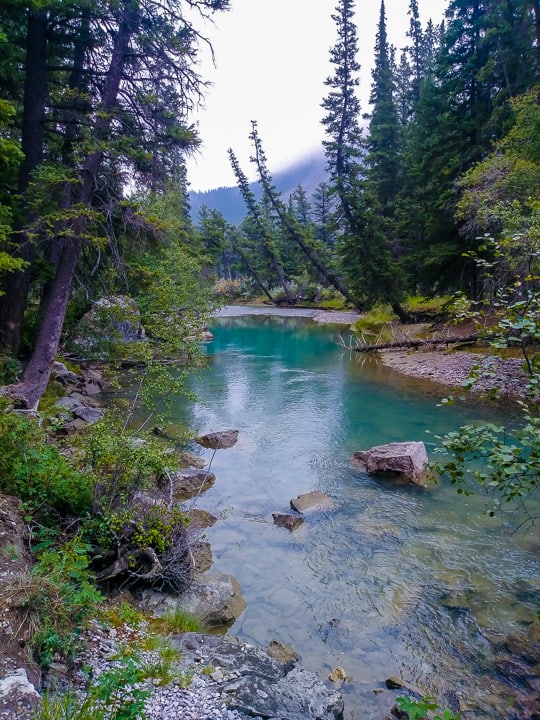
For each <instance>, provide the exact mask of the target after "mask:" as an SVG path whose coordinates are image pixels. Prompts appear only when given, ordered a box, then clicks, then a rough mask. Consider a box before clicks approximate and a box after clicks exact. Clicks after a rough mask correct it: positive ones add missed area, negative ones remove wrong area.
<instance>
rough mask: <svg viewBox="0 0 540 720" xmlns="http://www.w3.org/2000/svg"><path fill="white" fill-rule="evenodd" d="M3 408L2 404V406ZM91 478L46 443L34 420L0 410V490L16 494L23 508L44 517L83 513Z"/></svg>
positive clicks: (89, 497) (45, 438)
mask: <svg viewBox="0 0 540 720" xmlns="http://www.w3.org/2000/svg"><path fill="white" fill-rule="evenodd" d="M4 408H5V406H4ZM92 485H93V482H92V478H91V477H90V476H89V475H88V474H87V473H84V472H81V471H80V470H77V469H73V468H72V467H70V465H69V464H68V461H67V460H66V458H65V457H64V456H63V455H62V454H61V453H60V452H59V450H58V448H56V447H55V446H54V445H51V444H50V443H49V439H48V437H47V434H46V433H45V432H44V430H42V429H41V428H40V427H39V425H38V423H37V421H36V420H35V419H33V418H28V417H24V416H21V415H19V414H17V413H16V412H6V411H4V412H0V490H2V492H5V493H7V494H8V495H16V496H17V497H19V498H20V499H21V500H22V501H23V503H24V505H25V507H26V508H27V510H28V511H29V512H31V513H36V512H38V513H39V514H40V516H43V517H45V516H46V515H47V510H48V509H53V510H55V511H56V512H57V513H59V514H60V515H63V516H66V515H83V514H84V513H86V512H87V511H88V510H89V509H90V506H91V502H92Z"/></svg>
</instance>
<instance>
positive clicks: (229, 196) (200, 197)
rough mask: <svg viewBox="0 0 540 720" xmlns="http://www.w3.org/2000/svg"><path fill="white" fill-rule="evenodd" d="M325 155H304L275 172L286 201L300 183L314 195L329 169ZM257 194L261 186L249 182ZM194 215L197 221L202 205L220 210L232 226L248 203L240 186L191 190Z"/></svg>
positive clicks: (277, 182) (276, 181)
mask: <svg viewBox="0 0 540 720" xmlns="http://www.w3.org/2000/svg"><path fill="white" fill-rule="evenodd" d="M324 166H325V158H324V155H323V153H322V151H320V152H317V153H313V154H312V155H309V156H308V157H305V158H302V159H301V160H299V161H298V162H296V163H295V164H294V165H292V166H291V167H289V168H286V169H285V170H281V171H280V172H277V173H275V174H274V175H273V180H274V184H275V186H276V187H277V188H278V190H279V191H280V192H281V193H282V198H283V200H284V201H287V200H288V198H289V195H290V194H291V192H292V191H293V190H295V188H297V187H298V185H302V187H303V188H304V190H305V191H306V192H307V194H308V195H311V194H312V193H313V191H314V190H315V188H316V187H317V185H318V184H319V183H321V182H324V181H325V179H326V172H325V169H324ZM250 187H251V190H252V191H253V193H254V194H255V197H257V198H260V196H261V189H260V187H259V184H258V183H257V182H253V183H251V184H250ZM189 200H190V203H191V217H192V219H193V222H195V223H196V222H197V220H198V216H199V210H200V209H201V207H202V206H203V205H206V207H208V208H210V209H211V210H218V211H219V212H220V213H221V214H222V215H223V217H224V218H225V220H226V221H227V222H228V223H230V224H231V225H238V224H240V223H241V222H242V220H243V219H244V217H245V216H246V206H245V203H244V201H243V200H242V196H241V194H240V190H239V189H238V188H237V187H219V188H216V189H215V190H206V191H204V192H193V191H192V192H190V193H189Z"/></svg>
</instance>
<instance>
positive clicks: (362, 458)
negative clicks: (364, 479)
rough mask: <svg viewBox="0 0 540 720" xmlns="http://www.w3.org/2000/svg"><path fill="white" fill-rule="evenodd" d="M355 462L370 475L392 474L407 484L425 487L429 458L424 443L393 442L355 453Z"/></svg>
mask: <svg viewBox="0 0 540 720" xmlns="http://www.w3.org/2000/svg"><path fill="white" fill-rule="evenodd" d="M353 459H354V461H355V462H356V463H357V464H358V465H359V466H360V467H361V468H362V469H363V470H365V471H366V472H368V473H370V474H378V473H392V474H395V475H398V476H399V477H400V479H402V480H404V481H405V482H409V483H414V484H415V485H425V484H426V482H427V473H426V466H427V463H428V456H427V452H426V446H425V445H424V443H423V442H393V443H388V444H386V445H375V446H374V447H372V448H370V449H369V450H359V451H357V452H355V453H354V456H353Z"/></svg>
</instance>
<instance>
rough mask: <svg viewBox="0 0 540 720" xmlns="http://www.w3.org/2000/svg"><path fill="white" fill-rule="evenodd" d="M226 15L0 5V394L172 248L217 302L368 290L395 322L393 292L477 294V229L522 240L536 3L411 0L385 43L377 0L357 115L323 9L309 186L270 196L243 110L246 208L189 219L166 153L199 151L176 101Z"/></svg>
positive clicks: (135, 289) (240, 177) (189, 7)
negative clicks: (14, 372)
mask: <svg viewBox="0 0 540 720" xmlns="http://www.w3.org/2000/svg"><path fill="white" fill-rule="evenodd" d="M227 6H228V3H227V2H223V1H221V2H219V1H217V0H216V1H210V0H208V1H206V0H205V1H201V2H189V3H186V5H185V7H184V5H183V4H181V3H176V2H166V3H153V2H139V3H133V4H132V3H128V2H126V3H119V4H118V3H114V4H110V3H106V2H105V3H85V2H81V3H76V2H68V3H64V2H52V3H39V4H36V5H35V6H34V5H33V4H31V3H23V2H16V1H13V2H7V3H3V7H2V11H1V32H2V36H1V42H2V47H3V49H4V52H3V58H2V65H1V92H2V95H1V103H2V104H1V108H0V109H1V117H0V122H1V124H2V137H1V139H2V168H1V172H2V184H1V197H0V202H1V221H2V225H1V228H2V234H1V242H2V247H1V252H2V254H1V255H0V259H1V263H2V264H1V270H2V295H1V296H0V342H1V345H2V347H3V349H4V352H5V353H6V358H7V357H11V358H17V357H30V358H31V359H30V362H29V363H28V364H26V368H25V373H24V376H23V377H22V379H21V381H20V383H19V385H18V388H17V390H16V393H18V395H19V397H21V398H23V399H24V404H26V405H27V406H28V407H32V406H34V405H35V404H36V402H37V401H38V400H39V397H40V395H41V394H42V393H43V391H44V389H45V387H46V382H47V378H48V370H49V368H50V366H51V363H52V362H53V360H54V357H55V355H56V353H57V350H58V347H59V343H60V342H61V339H62V337H63V336H62V332H63V333H64V338H65V337H67V336H69V333H70V332H72V331H73V328H74V326H75V325H76V322H77V319H78V318H80V317H81V316H82V315H83V314H84V313H85V312H86V311H87V310H88V308H89V307H91V305H92V303H93V302H95V301H96V300H98V299H99V298H100V297H103V296H107V295H114V294H123V295H124V294H126V295H131V296H132V297H135V298H138V300H139V302H140V304H141V305H142V306H144V305H145V304H146V305H148V304H149V303H151V300H150V298H151V296H152V290H151V288H152V284H153V283H154V285H155V284H156V283H157V284H159V283H160V280H156V277H157V276H158V275H159V270H158V266H160V263H161V266H160V267H161V269H163V268H164V267H165V265H167V263H168V262H169V261H170V260H171V258H170V256H171V255H173V256H174V262H176V263H177V264H179V265H180V266H185V268H189V269H186V270H184V271H183V276H184V280H186V282H187V281H188V280H187V275H190V274H191V276H190V280H189V282H195V281H196V282H197V283H198V284H200V285H201V287H202V286H204V285H210V284H211V281H215V280H217V281H222V282H221V286H220V290H221V293H222V294H223V293H225V294H227V292H231V293H233V294H234V293H237V294H248V295H249V294H251V295H259V296H261V297H263V298H266V299H267V301H269V302H274V303H282V302H287V303H290V304H292V303H295V302H298V301H302V300H303V301H317V300H321V299H322V300H326V301H327V302H330V303H331V302H332V301H333V302H334V303H335V304H336V306H339V304H340V303H341V302H343V301H345V302H346V303H348V304H349V305H351V306H355V307H357V308H359V309H361V310H365V309H368V308H370V307H372V306H373V305H374V304H376V303H378V302H385V303H389V304H390V305H391V307H392V308H393V310H394V312H395V313H397V315H398V316H399V318H400V319H401V320H407V319H410V318H408V316H407V312H406V310H405V309H404V306H403V299H404V298H405V297H406V296H407V294H410V293H411V292H412V293H420V294H422V295H433V294H437V293H439V294H440V293H448V292H456V291H461V292H464V293H465V294H466V296H467V297H468V298H469V299H471V300H475V301H479V300H482V299H484V298H485V297H486V293H489V286H490V283H489V282H488V280H487V278H486V275H487V273H486V272H485V271H483V270H482V267H481V265H480V264H479V262H478V261H477V255H478V253H479V251H480V252H481V253H482V252H484V250H480V249H481V248H483V249H485V248H486V242H485V239H483V238H484V236H486V237H487V236H489V237H493V238H494V239H495V240H497V239H499V238H502V237H509V236H512V237H517V236H519V237H521V238H522V243H523V245H524V246H526V245H527V243H528V242H529V241H530V240H531V231H532V229H534V227H535V226H536V224H537V222H538V221H537V219H536V218H537V213H538V207H537V204H535V201H536V200H537V196H538V161H539V149H538V147H537V145H538V137H539V134H538V132H536V130H537V128H538V123H539V118H538V88H537V85H536V83H537V82H538V79H539V73H540V8H539V5H538V3H537V2H535V1H529V2H525V1H523V2H522V1H519V2H512V3H507V2H489V3H482V2H475V3H462V2H459V1H458V0H454V1H452V2H450V3H449V6H448V9H447V12H446V16H445V19H444V21H443V22H442V23H441V25H435V24H434V23H433V22H431V21H423V19H422V18H421V17H420V15H419V9H418V4H417V2H416V1H415V0H411V2H410V5H409V8H408V21H409V27H408V31H407V39H408V42H407V45H406V47H404V48H401V49H399V50H398V49H397V48H395V47H394V46H393V45H392V44H391V42H390V39H389V38H388V36H387V31H386V16H385V6H384V2H382V3H381V8H380V19H379V22H378V28H377V35H376V38H375V40H374V59H373V67H372V84H371V95H370V106H369V108H365V109H363V108H361V107H360V103H359V100H358V85H359V70H360V68H359V66H358V62H357V57H356V56H357V51H358V47H357V44H358V38H357V27H356V22H357V19H358V18H357V15H356V14H355V3H354V2H352V1H350V0H349V1H345V0H343V1H342V2H339V3H338V4H337V6H336V9H335V13H334V15H333V16H332V19H333V21H334V22H335V25H336V33H337V40H336V42H335V44H334V46H333V47H332V49H331V53H330V64H331V74H330V75H329V77H328V78H327V79H326V86H327V88H328V92H327V94H326V97H324V98H321V102H322V108H323V118H322V123H323V125H324V129H325V135H326V139H325V141H324V152H325V157H326V173H327V176H326V178H325V180H324V182H321V183H320V184H319V185H318V186H317V187H316V189H315V191H314V192H313V193H312V194H308V193H307V192H306V190H305V189H304V188H303V187H302V186H298V187H297V188H296V189H295V190H294V191H293V192H292V193H290V194H289V195H288V196H287V197H282V196H281V194H280V193H279V192H278V190H277V189H276V187H275V185H274V182H273V178H272V176H271V174H270V172H269V170H268V164H267V159H266V157H265V154H264V148H263V139H261V138H260V137H259V134H258V129H257V124H256V122H254V124H253V128H252V132H251V136H250V137H251V140H252V143H253V157H252V158H251V159H252V162H253V163H254V165H255V168H256V170H257V173H258V177H259V191H258V192H257V193H254V192H253V188H252V187H251V186H250V185H249V183H248V182H247V179H246V175H245V172H244V170H243V169H242V168H241V167H240V165H239V163H238V160H237V158H236V157H235V154H234V151H233V150H232V149H231V151H230V161H231V164H232V167H233V169H234V172H235V175H236V178H237V181H238V186H239V189H240V192H241V194H242V197H243V199H244V202H245V206H246V212H245V219H244V220H243V221H242V223H240V224H239V225H238V226H231V225H229V224H228V223H227V222H226V221H225V219H224V218H223V216H222V215H221V213H219V212H217V211H215V210H210V209H208V208H205V207H203V208H202V209H201V211H200V213H199V216H198V218H197V219H196V224H194V223H193V221H192V219H191V217H190V211H189V202H188V186H189V183H188V181H189V178H187V177H186V171H185V162H184V161H185V158H186V155H187V154H188V153H190V152H192V151H193V150H194V149H195V148H196V147H197V144H198V143H199V138H198V137H197V133H196V130H195V128H194V126H193V124H191V122H190V111H191V110H192V108H193V104H194V103H195V102H196V101H197V99H198V98H199V97H200V96H201V95H202V94H203V93H204V84H205V83H204V79H203V78H200V77H199V76H198V74H197V65H196V59H197V47H198V44H199V43H200V42H204V38H201V35H200V31H199V29H198V27H197V19H198V18H200V19H202V18H203V17H211V16H212V14H213V13H215V12H218V11H223V10H226V9H227ZM314 112H317V109H316V108H314ZM490 252H491V253H492V252H493V250H492V249H491V250H487V251H486V253H487V255H488V256H489V254H490ZM516 252H517V251H516V249H514V251H513V253H514V254H515V253H516ZM167 255H168V256H169V258H168V259H167ZM188 259H189V262H187V260H188ZM199 280H200V282H199ZM209 280H210V282H209ZM233 281H234V282H233ZM175 282H177V283H180V284H181V282H182V279H181V278H180V277H176V279H175ZM189 294H190V296H191V293H189ZM199 300H200V301H201V302H202V298H199ZM170 310H171V308H163V312H164V313H165V315H167V314H168V316H170V315H171V312H170ZM165 315H164V316H165ZM64 321H65V322H64ZM5 362H7V360H6V361H5ZM8 379H9V378H8V377H6V380H8ZM13 392H15V391H13Z"/></svg>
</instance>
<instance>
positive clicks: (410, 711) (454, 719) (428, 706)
mask: <svg viewBox="0 0 540 720" xmlns="http://www.w3.org/2000/svg"><path fill="white" fill-rule="evenodd" d="M396 705H397V707H398V709H399V710H401V711H402V712H406V713H407V716H408V718H409V720H424V719H426V720H427V719H428V718H429V717H430V716H429V713H431V712H432V711H434V710H440V708H439V706H438V705H437V703H436V702H433V698H432V697H431V696H430V695H424V697H423V698H422V699H421V700H416V699H415V698H411V697H398V698H396ZM431 717H432V720H459V715H456V714H455V713H453V712H452V710H449V709H448V708H446V709H445V710H443V711H442V714H439V713H437V714H436V715H433V716H431Z"/></svg>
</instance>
